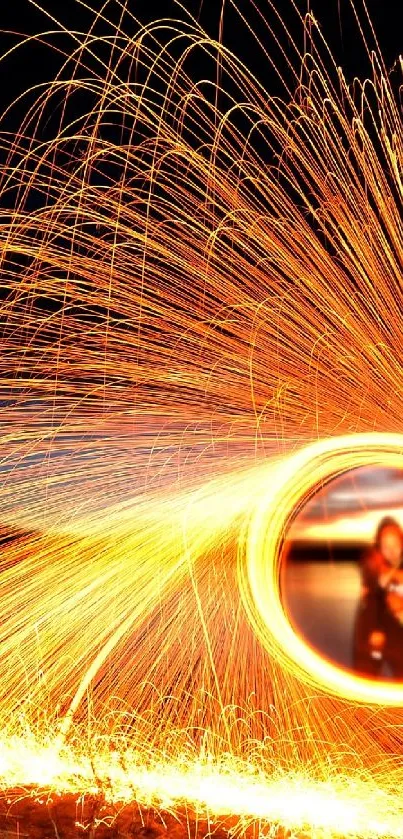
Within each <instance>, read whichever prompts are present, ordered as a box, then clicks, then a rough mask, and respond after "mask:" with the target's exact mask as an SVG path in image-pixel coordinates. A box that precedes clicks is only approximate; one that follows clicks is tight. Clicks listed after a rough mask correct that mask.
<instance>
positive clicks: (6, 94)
mask: <svg viewBox="0 0 403 839" xmlns="http://www.w3.org/2000/svg"><path fill="white" fill-rule="evenodd" d="M92 2H93V5H94V6H95V7H96V8H98V9H99V8H100V7H101V5H102V4H101V2H100V0H92ZM296 3H297V6H298V8H299V9H300V10H301V11H302V12H303V11H306V9H307V5H308V4H309V6H310V8H311V10H312V11H313V12H314V14H315V15H316V17H317V18H318V20H319V21H320V23H321V26H322V29H323V32H324V34H325V37H326V39H327V41H328V42H329V44H330V46H331V48H332V50H333V52H334V54H335V57H336V61H337V63H338V64H341V65H342V66H343V68H344V70H345V72H346V74H347V77H348V78H349V79H351V78H353V76H354V75H355V74H357V75H359V76H363V75H366V74H367V73H368V63H367V58H366V56H365V51H364V49H363V48H362V46H361V44H360V39H359V35H358V32H357V26H356V24H355V22H354V16H353V13H352V10H351V0H296ZM183 4H184V6H185V7H186V8H187V9H188V10H189V11H190V12H192V13H193V14H195V15H197V16H198V17H199V18H200V20H201V23H202V24H203V26H205V28H206V29H207V31H208V32H209V34H211V35H212V36H217V35H218V27H219V19H220V11H221V5H222V4H221V0H183ZM225 4H226V5H225V15H224V42H225V44H226V45H227V46H228V47H229V48H231V49H232V50H233V51H234V52H235V53H236V54H237V55H238V56H239V57H240V58H241V59H242V60H243V61H244V62H245V63H246V64H247V65H248V66H249V67H251V69H252V70H253V71H254V72H255V73H257V74H258V75H259V76H260V79H261V80H262V81H263V82H264V84H265V87H266V88H267V90H268V92H269V93H271V94H277V93H279V92H280V91H279V90H278V87H277V82H276V80H275V76H274V74H273V73H271V72H270V70H269V68H268V67H267V65H266V64H265V62H264V61H263V59H262V56H261V55H260V54H259V53H258V51H257V50H256V46H255V44H254V43H253V41H252V39H251V38H250V36H248V33H247V30H246V28H245V27H244V26H243V25H242V24H241V22H240V19H239V17H237V16H236V15H235V13H234V12H233V10H232V9H231V5H230V0H225ZM237 5H238V7H239V8H240V9H241V11H242V12H244V13H245V15H246V16H247V19H248V21H249V22H250V23H251V25H252V26H253V27H254V28H255V29H256V31H257V32H258V33H259V34H261V33H262V28H261V24H259V20H258V17H257V15H256V13H254V12H253V4H252V2H251V0H238V3H237ZM274 5H275V8H276V11H277V12H278V13H279V14H280V15H281V17H282V18H283V20H284V21H285V22H286V23H287V25H288V26H289V28H290V31H291V33H292V35H293V37H296V38H297V40H298V42H299V44H302V30H301V26H300V24H299V23H298V22H297V17H296V14H295V12H293V11H292V2H291V0H274ZM399 5H400V3H399V0H367V7H368V10H369V13H370V15H371V18H372V21H373V23H374V27H375V30H376V32H377V35H378V39H379V43H380V45H381V48H382V51H383V55H384V58H385V61H386V64H387V66H388V67H391V66H392V65H393V63H394V62H395V61H396V59H397V58H398V56H399V52H402V37H401V27H400V26H399V23H398V14H399V13H398V7H399ZM42 6H43V8H44V9H45V10H47V11H48V12H49V14H50V15H53V16H54V17H56V18H58V19H59V20H60V21H61V22H62V23H63V24H64V26H66V27H67V28H68V29H77V30H81V31H87V30H88V28H89V25H90V23H91V17H92V16H91V14H90V13H88V11H86V10H85V9H84V8H82V7H80V5H79V3H78V2H77V0H42ZM258 6H259V9H260V10H261V11H262V12H263V13H264V15H265V17H266V18H267V20H268V21H269V23H271V24H273V25H274V27H275V29H276V31H277V32H279V23H278V20H277V21H276V15H275V13H274V12H273V11H272V10H271V9H270V3H269V0H258ZM127 8H128V9H129V10H130V11H131V12H132V13H133V14H135V15H137V16H138V17H139V18H140V19H141V20H142V21H147V20H150V19H154V20H155V19H157V18H159V17H160V16H166V17H170V16H178V10H177V9H176V12H175V6H174V4H173V3H172V1H171V0H127ZM356 8H357V11H358V12H359V14H360V17H361V20H362V21H363V22H365V15H364V13H363V0H356ZM108 13H109V15H110V17H112V18H113V17H114V15H115V16H117V17H118V11H117V5H116V4H115V3H114V2H113V0H112V2H111V3H110V4H109V9H108ZM0 28H1V30H3V33H2V34H1V36H0V38H1V41H0V53H4V51H5V49H7V47H8V46H10V45H11V44H12V43H13V42H15V37H13V36H11V35H7V34H6V32H5V30H13V31H16V32H21V33H25V34H33V33H37V32H41V31H44V30H46V29H47V28H54V25H53V24H52V23H51V21H49V19H48V18H47V17H46V16H45V15H44V14H42V13H41V12H39V10H37V9H35V8H34V7H33V6H32V5H31V3H30V2H29V0H12V2H7V3H2V9H1V17H0ZM124 28H125V30H126V31H128V32H129V33H130V30H131V31H132V32H133V31H134V27H133V24H130V21H129V19H128V18H126V23H125V26H124ZM367 30H368V27H367ZM263 37H264V38H265V42H266V43H267V44H268V45H269V44H270V39H269V37H268V36H267V35H266V36H263ZM58 43H62V40H59V41H58ZM65 44H67V41H65ZM284 46H285V47H286V48H287V40H286V38H285V36H284ZM288 46H289V45H288ZM270 50H271V53H272V54H273V55H274V57H276V55H275V48H274V47H273V44H270ZM58 66H59V59H58V57H57V55H56V54H55V53H52V51H51V50H49V49H48V48H46V47H44V46H40V45H39V44H38V43H36V44H35V43H33V44H32V45H31V46H30V47H29V48H25V49H24V52H23V53H17V54H16V56H15V57H14V58H12V59H8V60H7V62H6V63H5V64H1V65H0V82H1V84H0V110H1V111H2V110H3V108H4V106H5V105H6V104H7V103H8V102H9V101H10V100H12V99H14V97H15V96H16V94H17V93H18V92H20V91H22V90H24V89H25V88H26V85H27V81H29V82H30V83H32V84H34V83H35V82H41V81H47V80H49V79H51V78H52V77H53V76H54V74H55V72H56V71H57V68H58Z"/></svg>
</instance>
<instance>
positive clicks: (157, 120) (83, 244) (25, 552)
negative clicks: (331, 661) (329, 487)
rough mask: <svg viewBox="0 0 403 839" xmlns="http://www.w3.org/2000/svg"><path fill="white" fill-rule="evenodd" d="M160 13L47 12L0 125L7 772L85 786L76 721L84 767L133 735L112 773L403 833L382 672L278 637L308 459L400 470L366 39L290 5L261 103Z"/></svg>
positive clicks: (313, 480) (392, 295) (394, 328)
mask: <svg viewBox="0 0 403 839" xmlns="http://www.w3.org/2000/svg"><path fill="white" fill-rule="evenodd" d="M252 5H253V4H251V9H252ZM233 6H234V8H236V6H235V4H233ZM263 6H264V9H265V13H266V12H267V14H268V11H269V5H268V6H267V8H266V6H265V5H264V4H262V7H261V8H262V9H263ZM253 8H254V9H255V12H258V10H259V8H260V6H256V5H253ZM172 9H173V12H172V15H171V17H167V18H166V19H165V20H161V21H155V22H152V23H150V24H149V25H147V26H142V25H141V24H140V23H138V22H137V21H136V20H135V19H134V17H133V15H132V13H131V12H130V10H129V8H128V7H126V6H125V5H124V4H123V5H122V4H119V3H116V4H109V5H106V6H104V7H103V8H102V9H101V11H99V12H98V13H95V12H94V24H93V27H92V28H91V31H90V32H89V33H86V32H84V33H80V32H71V33H65V34H64V38H63V40H59V39H58V35H57V32H58V31H60V25H59V24H58V23H57V21H51V22H50V28H49V31H48V33H47V34H44V35H43V36H42V40H44V41H45V42H49V49H51V48H52V49H54V50H57V51H58V54H59V55H60V61H61V67H60V72H59V74H58V76H57V78H55V79H54V80H53V81H52V82H51V84H48V85H46V86H38V87H37V88H35V89H31V90H30V91H28V92H27V95H26V97H23V98H22V103H23V104H24V103H25V104H24V108H25V117H24V119H23V121H22V123H21V125H20V127H19V130H18V131H17V132H13V131H12V130H10V128H9V125H10V124H11V123H12V120H13V113H14V110H15V108H16V104H15V103H11V104H10V108H9V109H7V111H6V112H5V113H4V114H3V116H2V119H1V122H0V148H1V171H0V175H1V187H0V188H1V194H2V206H3V209H2V216H1V224H0V248H1V254H2V274H1V285H2V323H1V356H0V392H1V397H2V420H1V439H0V453H1V468H2V483H1V487H0V501H1V510H2V524H3V526H4V528H5V529H7V528H10V527H14V528H16V529H18V532H19V537H18V538H17V539H15V540H14V541H12V542H11V541H9V542H8V543H7V544H5V545H4V546H3V548H2V560H1V561H2V570H1V575H0V602H1V610H2V617H1V622H0V657H1V672H2V678H1V682H0V721H1V724H2V730H3V744H4V748H3V752H4V754H6V755H10V748H9V743H10V742H13V743H14V747H15V755H16V756H17V757H16V758H13V760H14V763H13V764H12V768H11V763H10V760H9V757H6V759H5V763H4V769H3V778H4V779H5V781H4V782H3V783H4V784H5V785H7V779H9V780H10V782H11V780H12V782H13V783H16V782H17V781H18V779H19V781H20V782H21V783H25V782H26V783H29V782H31V781H33V780H34V778H35V773H36V772H37V773H38V777H37V782H38V783H41V778H42V776H41V771H40V770H39V769H38V766H40V765H42V757H41V755H42V756H43V752H42V751H41V749H43V748H44V743H51V744H53V745H52V748H53V749H54V750H55V752H54V753H55V758H54V760H55V765H54V770H53V769H50V770H49V773H50V774H49V783H54V784H55V785H57V784H58V783H59V782H60V778H63V779H64V781H63V782H64V783H65V784H66V785H67V786H68V787H69V788H71V786H73V787H74V784H75V783H78V785H80V784H81V782H82V783H83V785H84V786H86V785H87V783H92V782H91V781H89V780H88V778H89V776H88V772H87V768H88V765H87V764H86V760H87V757H86V755H85V754H83V751H82V747H81V745H77V744H80V743H82V742H83V741H84V742H85V743H86V748H87V749H88V750H89V751H90V752H91V754H92V755H95V757H97V756H98V757H99V761H100V762H101V764H102V767H103V768H101V769H100V777H104V778H107V777H110V775H111V773H112V774H113V771H114V770H113V760H112V759H111V758H108V757H107V756H105V749H106V751H107V752H108V753H109V750H110V749H112V751H114V752H115V751H116V753H118V754H126V753H127V750H128V749H131V754H132V755H134V757H133V758H132V759H131V763H130V766H131V769H130V767H129V770H128V771H127V772H126V771H123V770H122V773H123V775H119V777H118V779H117V781H116V793H115V794H116V796H119V795H122V794H123V793H122V789H126V790H127V789H130V790H133V789H135V791H136V792H135V794H136V795H137V797H138V798H139V800H143V799H145V798H147V795H148V794H149V792H147V790H148V791H150V789H151V792H150V795H151V796H154V800H158V801H159V802H160V804H161V806H162V804H163V802H164V801H167V800H172V801H174V802H180V801H183V800H189V799H191V798H192V796H193V799H194V803H195V806H196V804H197V800H198V799H197V794H196V793H194V792H192V790H194V788H195V786H197V785H198V784H199V788H200V789H204V792H203V793H200V797H199V803H200V801H201V800H202V804H203V806H206V807H209V808H211V809H212V810H213V811H216V812H217V814H218V815H219V814H220V813H222V812H223V810H225V809H226V808H231V809H232V811H233V812H234V813H237V814H238V815H239V816H246V815H248V816H250V817H255V818H263V819H265V818H267V819H268V821H280V822H284V821H286V822H287V824H291V823H292V826H293V827H301V826H303V825H306V824H311V825H312V826H313V825H317V826H322V827H326V829H327V830H330V832H332V831H333V832H336V833H337V831H338V830H339V829H340V821H338V817H337V815H334V817H333V815H332V813H333V814H336V810H337V808H338V804H337V806H336V805H335V807H334V808H333V806H332V807H330V806H328V802H329V798H328V796H329V795H330V796H332V795H333V794H334V795H335V799H334V800H335V801H336V803H337V802H339V803H340V802H341V800H343V802H344V804H343V807H344V806H345V807H347V810H346V812H347V811H348V813H349V814H350V815H349V816H348V819H350V822H349V824H350V825H351V831H350V832H351V833H356V834H360V835H363V834H365V833H368V834H371V835H375V834H376V835H398V830H397V827H396V825H397V821H396V820H397V819H398V818H400V816H401V814H400V810H398V808H397V809H396V801H395V793H396V790H399V789H401V771H402V767H401V761H400V760H399V759H398V755H399V754H400V752H401V746H402V741H401V734H400V731H401V724H402V722H403V716H402V711H401V709H400V708H399V707H396V705H397V706H398V705H401V704H402V703H401V701H400V692H399V690H400V689H398V688H397V687H396V686H395V687H393V686H390V685H389V686H387V687H384V688H383V689H382V690H379V689H378V688H377V687H376V686H374V685H370V684H367V683H363V682H362V681H361V680H359V679H356V678H354V677H346V676H345V675H340V674H339V675H337V674H335V672H334V668H330V670H329V669H328V666H327V665H325V663H320V662H318V661H317V659H316V658H315V657H313V656H312V654H311V653H310V652H309V651H308V650H307V649H305V647H303V645H302V646H301V642H300V641H298V639H296V638H295V636H294V635H293V633H292V630H291V628H290V627H289V626H288V623H287V621H286V618H285V616H284V612H283V610H282V607H281V602H280V599H279V558H280V549H281V540H282V538H283V536H284V533H285V532H286V529H287V526H288V524H289V522H290V521H291V518H292V515H293V512H294V510H295V508H296V507H297V506H298V504H299V503H301V501H302V500H303V499H304V498H305V497H306V496H307V495H309V494H310V493H311V492H313V491H314V489H315V487H316V486H318V484H319V483H320V482H321V481H323V480H324V479H327V478H328V477H329V476H331V475H332V474H337V473H338V472H340V471H343V469H346V468H349V467H351V466H352V465H357V464H358V463H359V464H362V463H372V464H373V463H387V464H391V465H397V466H401V447H402V442H401V438H400V437H399V432H401V416H402V359H403V355H402V345H401V319H402V293H401V271H402V256H403V229H402V212H401V210H402V193H403V186H402V174H401V173H402V158H403V131H402V118H401V110H400V105H399V101H398V98H397V97H396V95H395V92H394V88H393V86H392V81H391V78H390V77H389V76H388V74H387V72H386V69H385V67H384V64H383V61H382V57H381V54H380V52H379V50H375V51H373V52H370V46H368V54H369V60H370V62H371V68H372V71H371V78H370V79H367V80H365V81H362V83H358V82H356V83H355V85H354V87H353V88H352V87H349V85H348V84H347V82H346V80H345V78H344V76H343V73H342V72H341V71H340V70H339V69H338V68H337V67H336V65H335V63H334V61H333V59H332V56H331V54H330V53H329V51H328V48H327V45H326V43H325V42H324V41H323V38H322V36H321V32H320V29H319V27H318V25H317V24H316V22H315V21H314V20H313V19H312V18H308V19H307V20H306V21H305V22H304V21H303V20H302V19H301V31H303V26H304V25H305V26H306V28H307V29H306V31H309V33H310V37H311V38H312V42H311V49H310V50H308V51H307V52H306V53H305V54H303V53H302V52H301V51H300V50H299V48H298V45H297V43H296V42H295V41H294V40H293V39H292V37H291V35H290V33H287V32H286V30H285V29H284V30H282V27H281V22H280V25H279V30H280V34H279V35H278V44H279V45H280V46H281V45H282V44H284V43H287V44H288V48H287V49H288V52H285V53H284V55H285V61H286V64H287V68H288V69H287V79H289V78H292V80H293V81H292V86H291V87H290V83H289V82H288V81H286V80H284V95H283V97H276V98H274V97H270V96H269V95H268V94H267V92H266V90H265V88H264V86H263V85H262V82H261V81H260V80H259V79H258V78H256V77H255V76H254V75H253V74H252V73H251V72H250V70H249V69H248V68H247V67H246V66H245V65H244V64H242V62H241V61H240V60H239V59H238V58H237V57H236V56H235V55H234V54H232V53H231V52H230V51H229V50H228V49H227V48H226V47H225V46H224V45H223V44H222V43H221V42H217V41H215V40H214V39H213V38H211V37H210V36H209V35H208V33H206V32H204V31H203V29H202V27H201V26H200V24H199V23H198V22H197V21H196V20H195V19H194V18H192V16H191V15H190V14H188V13H187V12H186V10H185V9H184V8H183V7H182V6H181V5H180V4H175V3H174V4H173V7H172ZM117 13H118V14H117ZM116 14H117V16H116ZM239 19H240V25H245V26H247V21H246V20H245V19H244V18H242V15H241V14H240V18H239ZM265 20H266V17H265V16H264V17H263V18H262V21H263V22H262V27H263V28H262V32H261V34H259V36H258V35H257V34H255V37H256V49H257V50H261V53H262V61H266V62H267V66H268V68H269V69H270V67H271V64H270V39H271V38H274V37H275V35H274V33H273V32H270V29H269V24H267V30H266V29H265V24H264V21H265ZM119 21H120V22H119ZM129 24H130V27H129ZM126 28H130V30H131V31H132V30H133V29H134V30H135V34H134V35H131V36H130V37H129V36H128V35H127V34H126ZM50 30H51V31H50ZM249 31H250V34H251V35H252V37H253V34H254V33H253V30H252V29H250V30H249ZM99 32H100V33H101V34H99ZM105 33H106V34H105ZM362 36H363V38H364V30H362ZM67 37H68V38H70V48H67V47H66V43H67V41H66V38H67ZM364 42H365V40H364ZM371 48H372V44H371ZM18 49H20V50H21V51H22V52H21V54H23V50H24V43H21V44H20V45H19V46H18ZM3 61H4V62H5V64H4V66H6V62H7V55H5V56H4V58H3ZM0 66H1V65H0ZM197 67H200V68H201V69H200V73H199V74H198V70H197V69H195V68H197ZM217 67H218V68H219V73H218V74H217ZM301 68H302V69H301ZM60 103H62V104H60ZM20 108H21V102H20V103H19V105H18V109H20ZM318 441H319V442H318ZM311 446H312V448H310V447H311ZM21 727H22V728H21ZM13 737H14V738H17V739H14V740H12V739H11V741H10V738H13ZM17 743H18V744H19V745H18V748H17V746H16V744H17ZM55 743H56V744H57V745H56V746H55ZM71 743H75V745H71ZM7 744H8V745H7ZM24 744H25V746H24ZM69 744H70V745H69ZM105 744H106V745H105ZM14 747H13V748H14ZM68 747H71V749H72V752H71V754H70V756H69V757H65V758H63V760H65V763H64V764H63V760H62V758H61V757H60V755H61V754H62V753H63V749H67V748H68ZM27 748H28V749H31V755H32V760H33V763H32V761H30V760H28V759H27V752H26V749H27ZM24 749H25V751H24ZM19 754H20V755H21V759H20V760H19V759H18V755H19ZM151 754H158V755H159V762H158V765H156V764H155V763H154V764H153V765H151V764H150V755H151ZM35 755H36V757H35ZM206 755H208V756H209V761H210V762H209V763H207V768H206V763H205V758H206ZM38 756H39V757H38ZM184 756H186V757H184ZM223 756H225V767H224V768H223V764H222V760H223ZM43 760H45V758H43ZM60 761H61V763H60ZM184 764H186V768H184ZM51 765H53V763H52V762H51ZM78 765H80V766H81V769H79V768H77V769H76V768H74V767H78ZM91 765H92V764H91ZM119 765H120V764H119ZM29 766H31V767H32V766H34V767H36V768H35V769H33V770H31V769H29V768H27V767H29ZM83 766H87V768H84V769H83V768H82V767H83ZM246 766H249V767H252V770H251V771H252V776H253V777H251V778H248V774H247V770H246V768H245V767H246ZM24 767H25V768H24ZM66 767H67V768H66ZM228 767H230V768H229V769H228ZM119 772H120V770H119ZM199 772H200V773H202V776H203V777H202V779H200V777H199V776H198V773H199ZM209 772H210V775H209ZM253 773H257V775H256V774H255V775H253ZM118 774H119V773H118ZM27 776H28V779H27ZM75 778H76V780H74V779H75ZM77 778H78V779H79V780H78V781H77ZM133 778H134V780H133ZM139 778H140V779H141V780H139ZM196 778H198V780H196ZM346 778H349V779H350V780H351V783H352V784H353V785H354V784H355V786H354V790H355V793H354V795H357V800H358V801H359V802H361V803H359V807H358V810H355V809H354V808H355V806H356V804H355V803H354V802H355V801H356V799H354V802H353V801H352V799H351V796H352V792H351V790H350V791H349V792H348V785H347V782H346ZM66 779H68V780H66ZM80 779H81V780H80ZM136 779H137V780H136ZM242 779H244V780H242ZM262 779H263V780H262ZM298 779H299V780H298ZM338 779H339V780H338ZM43 782H44V783H47V781H46V780H43ZM299 783H300V784H302V787H301V786H300V787H298V784H299ZM283 784H284V785H285V786H287V784H289V786H288V789H292V790H293V800H294V802H295V807H296V816H295V819H294V821H292V818H291V817H290V818H291V821H287V819H286V812H285V809H284V807H283V804H282V803H281V802H282V801H283V798H282V795H283V793H282V792H281V791H280V787H281V789H284V787H283V786H282V785H283ZM206 785H207V786H208V791H206ZM245 785H246V786H245ZM279 785H280V787H279ZM326 785H330V786H326ZM162 788H163V790H162V791H161V789H162ZM214 788H215V789H214ZM239 788H241V790H242V794H241V793H240V792H239V794H238V803H237V802H236V798H237V796H236V795H235V794H234V790H235V789H238V790H239ZM375 788H377V789H379V791H380V792H379V794H380V796H381V798H382V796H384V798H383V801H384V802H385V803H384V806H383V805H382V807H383V809H382V808H381V807H380V805H379V807H378V804H377V803H376V802H377V801H378V798H376V797H375V798H374V789H375ZM301 789H302V790H305V789H309V790H310V791H311V792H312V797H310V796H311V793H309V795H308V794H307V797H306V803H304V804H303V806H302V804H301V806H300V805H299V804H298V801H300V802H301V801H302V799H301V795H302V793H301ZM351 789H352V788H351ZM119 790H120V792H119ZM141 790H143V793H142V791H141ZM217 790H219V791H220V792H219V794H220V795H221V796H222V798H221V801H222V804H218V801H217V794H218V792H217ZM244 790H246V791H245V796H246V798H248V800H249V801H254V802H255V804H254V805H253V807H252V809H254V812H253V813H246V811H245V807H244V805H243V803H242V801H243V800H244V799H243V795H244V792H243V791H244ZM329 790H330V792H329ZM332 790H333V792H332ZM266 791H267V795H268V799H267V801H268V803H267V809H265V808H266V804H262V801H266ZM350 794H351V795H350ZM322 795H323V796H324V797H323V799H321V800H322V801H323V802H325V804H324V805H323V806H322V805H320V806H319V805H318V798H317V796H322ZM340 796H341V798H340ZM349 796H350V797H349ZM123 797H125V795H124V796H123ZM370 801H372V802H373V806H372V804H371V806H369V802H370ZM309 802H311V803H309ZM326 802H327V804H326ZM349 802H350V804H351V807H352V808H353V810H354V814H355V815H354V814H353V811H352V810H351V811H350V810H348V807H349V806H350V804H349ZM393 802H395V803H394V804H393ZM357 806H358V805H357ZM393 807H395V810H393ZM237 808H238V809H237ZM276 808H277V809H276ZM282 808H283V809H282ZM304 808H305V809H304ZM377 808H378V812H379V813H382V817H381V816H380V817H379V822H377V824H375V822H376V818H377V816H376V812H375V811H376V809H377ZM308 811H309V812H308ZM320 813H321V814H322V815H320ZM396 814H397V815H396ZM346 818H347V817H346ZM348 819H347V820H348ZM343 830H344V831H345V833H347V832H348V830H347V827H346V826H345V825H344V822H343Z"/></svg>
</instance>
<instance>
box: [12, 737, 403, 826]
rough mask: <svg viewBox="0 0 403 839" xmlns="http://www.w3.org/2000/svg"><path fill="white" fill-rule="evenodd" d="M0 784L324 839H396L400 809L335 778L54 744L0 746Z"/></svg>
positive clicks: (364, 784)
mask: <svg viewBox="0 0 403 839" xmlns="http://www.w3.org/2000/svg"><path fill="white" fill-rule="evenodd" d="M0 746H1V761H0V785H1V784H2V783H4V781H5V780H6V782H7V785H10V784H11V785H12V786H15V787H30V788H38V791H40V789H41V788H42V789H43V790H46V789H48V788H51V789H52V790H53V791H54V792H56V793H59V794H63V793H77V794H80V795H94V794H96V793H99V791H100V789H101V790H102V791H103V793H104V795H105V798H106V800H109V801H111V802H119V803H122V802H125V801H131V800H133V799H135V800H136V801H137V802H138V803H139V804H140V805H144V806H146V807H150V806H154V807H158V808H161V809H163V810H172V809H178V808H180V807H182V806H183V805H190V806H191V807H192V808H193V810H194V812H195V813H197V814H199V815H201V816H204V815H205V814H211V815H212V816H213V817H214V819H215V820H216V821H219V819H220V816H221V817H222V816H227V815H228V814H230V815H232V816H236V817H239V819H240V820H242V822H243V824H244V827H245V826H246V825H247V824H248V823H249V824H251V823H253V822H254V821H260V822H262V823H263V824H262V831H263V832H264V825H265V824H266V825H267V828H266V830H268V829H269V828H270V827H271V828H274V827H275V826H281V827H284V828H285V829H288V830H290V831H292V832H293V833H294V832H297V831H301V830H303V829H307V828H309V829H311V830H312V829H315V830H320V831H324V832H326V833H327V834H330V835H333V834H334V835H344V836H363V835H371V836H376V837H378V836H379V837H385V836H395V837H400V836H402V835H403V825H402V815H403V806H402V805H401V804H400V803H399V802H397V801H396V797H395V796H393V795H392V794H389V795H388V794H386V793H385V791H381V790H380V789H379V787H378V786H376V785H375V784H373V783H371V782H370V781H369V780H367V781H362V780H358V779H354V778H351V777H343V776H339V777H338V778H337V779H334V780H333V781H321V782H318V781H316V782H315V781H313V780H312V779H310V778H309V776H308V775H307V774H305V775H303V774H301V773H298V772H296V773H287V774H284V773H282V774H278V776H277V777H275V778H269V777H264V775H263V774H260V775H259V774H258V773H257V772H256V771H254V770H253V768H252V767H251V766H248V765H242V763H241V762H240V761H239V762H238V766H237V765H236V762H234V761H232V762H231V761H230V760H228V759H227V760H225V759H222V762H221V766H220V767H218V766H215V765H214V762H213V761H212V760H206V759H205V760H204V761H200V762H195V763H194V764H191V763H190V764H189V765H186V764H185V763H184V764H183V765H182V766H181V765H180V764H179V763H178V762H177V763H175V764H174V765H171V764H169V763H166V764H164V762H163V760H161V761H159V762H158V763H157V764H156V765H155V766H154V767H151V766H150V767H147V766H145V765H144V764H143V763H142V761H141V759H140V758H139V756H137V759H136V754H133V753H131V752H127V753H125V754H121V755H119V754H118V753H115V754H110V755H109V756H108V757H105V758H104V759H102V756H100V755H98V756H97V757H96V765H95V769H96V775H95V774H94V764H93V763H92V762H91V760H90V759H89V758H88V756H85V755H82V756H81V758H80V759H77V758H76V757H75V756H74V754H73V753H72V752H71V751H69V749H67V748H64V749H63V750H62V751H60V747H59V746H58V745H57V744H52V743H48V744H47V745H43V746H41V745H40V744H37V743H35V741H34V739H33V738H32V739H31V740H30V739H29V738H24V739H23V740H19V739H18V738H10V739H9V740H8V741H2V742H1V744H0Z"/></svg>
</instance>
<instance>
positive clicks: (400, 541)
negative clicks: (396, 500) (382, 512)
mask: <svg viewBox="0 0 403 839" xmlns="http://www.w3.org/2000/svg"><path fill="white" fill-rule="evenodd" d="M375 546H376V548H377V549H378V550H379V551H380V553H381V554H382V556H383V558H384V559H386V562H388V563H389V564H390V565H394V566H395V567H396V568H397V567H398V566H399V565H400V563H401V560H402V554H403V531H402V529H401V527H400V525H399V524H398V522H397V521H396V520H395V519H392V518H391V517H390V516H387V517H385V518H384V519H382V521H380V523H379V525H378V529H377V531H376V537H375Z"/></svg>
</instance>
